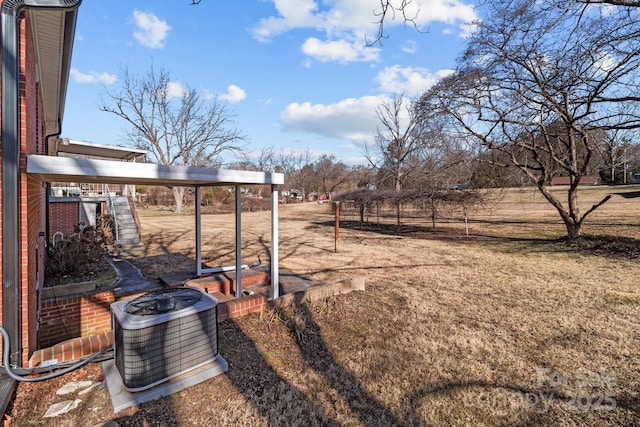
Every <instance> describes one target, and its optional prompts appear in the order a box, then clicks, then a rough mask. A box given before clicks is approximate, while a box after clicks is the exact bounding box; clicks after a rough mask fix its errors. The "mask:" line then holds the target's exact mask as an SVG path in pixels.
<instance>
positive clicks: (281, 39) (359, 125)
mask: <svg viewBox="0 0 640 427" xmlns="http://www.w3.org/2000/svg"><path fill="white" fill-rule="evenodd" d="M189 3H190V1H189V0H171V1H169V0H139V1H131V0H126V1H125V0H110V1H99V0H85V1H83V3H82V4H81V6H80V9H79V15H78V23H77V28H76V40H75V44H74V51H73V57H72V63H71V68H72V69H71V78H70V82H69V88H68V92H67V101H66V109H65V116H64V122H63V136H66V137H69V138H72V139H77V140H83V141H90V142H95V143H99V144H112V145H127V142H126V140H125V139H124V135H125V131H124V129H125V126H126V123H125V122H124V120H123V119H120V118H118V117H116V116H114V115H112V114H108V113H105V112H101V111H99V109H98V104H99V102H100V97H101V96H104V94H105V90H114V89H116V88H117V87H118V85H119V81H118V76H120V75H121V69H122V67H125V66H126V67H127V68H128V69H129V72H131V73H134V74H141V73H144V72H146V71H147V70H148V69H149V68H150V66H151V65H152V64H153V66H154V67H156V68H159V67H163V68H164V69H166V70H167V71H169V73H170V74H171V78H172V80H173V84H174V85H175V87H176V88H180V87H184V86H189V87H191V88H195V89H198V90H201V91H203V92H204V93H207V94H212V95H216V96H217V97H218V99H221V100H225V101H226V102H228V103H229V107H230V108H231V110H232V111H233V112H234V113H235V115H236V123H237V125H238V127H239V128H240V129H241V130H242V131H243V133H244V134H245V135H246V136H247V149H248V151H249V152H259V151H260V150H261V149H262V148H263V147H274V149H275V150H276V151H280V150H283V151H285V152H291V151H293V152H302V151H304V150H307V149H308V150H310V151H311V152H312V153H313V154H314V155H321V154H335V155H336V156H337V158H338V159H340V160H342V161H344V162H345V163H348V164H357V163H364V161H363V157H362V144H363V143H364V142H366V141H369V142H371V141H373V138H374V134H375V131H376V125H377V120H376V117H375V110H376V107H377V105H379V103H380V102H381V101H383V100H384V99H385V98H388V97H390V96H393V94H394V93H402V94H405V95H408V96H416V95H418V94H419V93H421V92H422V91H424V90H425V89H426V88H428V87H429V86H430V85H431V84H433V82H434V81H435V80H436V79H437V78H438V77H439V76H443V75H446V73H447V72H449V70H450V69H451V68H453V67H454V65H455V59H456V57H457V56H458V55H459V53H460V51H461V49H462V48H463V47H464V43H465V35H467V34H468V32H469V31H470V28H471V26H470V23H471V22H472V21H473V20H474V19H476V18H477V16H476V12H475V11H474V9H473V7H472V6H471V3H470V2H465V1H464V0H413V1H412V2H411V7H412V8H414V10H412V11H409V13H410V14H412V16H414V15H415V16H417V18H416V20H415V22H416V24H417V25H418V27H419V28H420V30H421V31H416V30H415V29H414V28H413V27H411V26H406V25H403V24H402V22H401V20H400V19H397V20H396V21H388V22H387V24H386V27H385V30H386V33H387V35H388V36H389V37H388V38H386V39H383V40H382V44H381V45H375V46H373V47H367V46H366V43H365V37H369V38H371V37H372V36H373V35H374V34H375V32H376V31H377V26H376V25H375V24H374V21H375V19H376V17H375V15H374V12H373V11H374V10H375V9H376V7H379V5H380V1H379V0H316V1H314V0H273V1H270V0H235V1H233V0H215V1H214V0H202V1H201V3H200V4H199V5H197V6H192V5H189Z"/></svg>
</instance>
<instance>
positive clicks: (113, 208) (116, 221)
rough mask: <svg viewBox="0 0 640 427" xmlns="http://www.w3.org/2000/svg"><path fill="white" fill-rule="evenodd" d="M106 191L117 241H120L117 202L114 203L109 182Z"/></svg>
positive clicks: (105, 186)
mask: <svg viewBox="0 0 640 427" xmlns="http://www.w3.org/2000/svg"><path fill="white" fill-rule="evenodd" d="M104 191H105V193H106V196H107V212H108V213H109V215H111V217H112V218H113V228H114V231H115V233H116V242H118V241H119V240H120V234H119V232H118V218H117V216H116V207H115V204H114V203H113V198H112V197H111V191H109V185H108V184H105V185H104Z"/></svg>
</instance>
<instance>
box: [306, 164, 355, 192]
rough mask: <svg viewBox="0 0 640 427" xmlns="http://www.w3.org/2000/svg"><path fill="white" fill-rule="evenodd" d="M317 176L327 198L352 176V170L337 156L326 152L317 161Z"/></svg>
mask: <svg viewBox="0 0 640 427" xmlns="http://www.w3.org/2000/svg"><path fill="white" fill-rule="evenodd" d="M314 166H315V172H316V177H317V179H318V181H319V183H320V185H321V189H322V191H323V192H324V194H325V196H326V197H327V199H329V198H330V197H331V194H332V193H334V192H335V191H336V189H337V188H339V187H340V186H341V185H343V184H344V183H346V182H347V181H348V180H349V178H350V177H351V170H350V169H349V167H348V166H347V165H345V164H344V163H342V162H340V161H337V160H336V156H334V155H333V154H332V155H327V154H324V155H322V156H320V158H319V159H318V160H317V161H316V162H315V165H314Z"/></svg>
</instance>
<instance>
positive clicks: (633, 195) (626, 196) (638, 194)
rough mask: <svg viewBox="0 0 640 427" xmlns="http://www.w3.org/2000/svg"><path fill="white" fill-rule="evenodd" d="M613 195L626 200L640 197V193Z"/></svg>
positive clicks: (630, 192) (631, 192)
mask: <svg viewBox="0 0 640 427" xmlns="http://www.w3.org/2000/svg"><path fill="white" fill-rule="evenodd" d="M613 194H615V195H616V196H620V197H624V198H625V199H635V198H637V197H640V191H629V192H626V193H623V192H620V193H613Z"/></svg>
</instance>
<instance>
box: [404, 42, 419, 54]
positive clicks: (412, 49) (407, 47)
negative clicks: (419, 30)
mask: <svg viewBox="0 0 640 427" xmlns="http://www.w3.org/2000/svg"><path fill="white" fill-rule="evenodd" d="M401 49H402V51H403V52H404V53H408V54H414V53H416V52H417V51H418V44H417V43H416V41H415V40H407V42H406V43H405V44H404V45H403V46H402V48H401Z"/></svg>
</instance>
